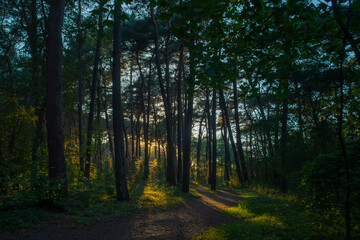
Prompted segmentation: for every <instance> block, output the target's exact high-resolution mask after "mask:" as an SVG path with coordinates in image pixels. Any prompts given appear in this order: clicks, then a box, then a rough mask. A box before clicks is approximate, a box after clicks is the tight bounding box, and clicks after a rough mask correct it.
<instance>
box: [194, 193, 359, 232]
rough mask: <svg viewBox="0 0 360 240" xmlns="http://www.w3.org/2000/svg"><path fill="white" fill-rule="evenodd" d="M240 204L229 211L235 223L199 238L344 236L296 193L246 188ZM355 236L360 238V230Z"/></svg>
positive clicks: (337, 227) (213, 228)
mask: <svg viewBox="0 0 360 240" xmlns="http://www.w3.org/2000/svg"><path fill="white" fill-rule="evenodd" d="M238 193H239V195H240V196H241V198H242V201H241V203H240V204H239V205H238V206H237V207H231V208H228V209H227V210H226V211H225V212H226V214H229V215H230V216H233V217H235V218H237V219H238V220H237V221H235V222H234V223H233V224H229V225H223V226H220V227H212V228H210V229H209V230H208V231H206V232H204V233H203V234H201V235H200V236H197V237H196V238H195V239H344V232H343V229H342V228H341V227H339V226H336V225H335V224H331V223H330V222H329V221H326V219H325V218H324V217H322V216H319V215H315V214H312V213H309V212H307V211H306V210H305V209H304V208H303V207H302V206H301V205H300V204H299V203H298V200H297V198H296V197H295V196H294V195H290V194H280V193H277V192H275V191H266V190H265V189H259V188H258V189H254V190H251V189H243V190H240V191H239V192H238ZM355 235H356V236H354V237H355V238H354V239H360V238H359V237H360V235H359V232H358V231H357V232H356V233H355Z"/></svg>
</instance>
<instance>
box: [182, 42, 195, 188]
mask: <svg viewBox="0 0 360 240" xmlns="http://www.w3.org/2000/svg"><path fill="white" fill-rule="evenodd" d="M193 47H194V42H192V44H191V46H190V47H189V49H190V63H189V64H190V76H189V78H188V82H187V87H188V89H186V90H187V92H188V106H187V109H186V112H185V124H184V168H183V184H182V191H183V192H189V188H190V165H191V159H190V153H191V130H192V118H193V103H194V85H195V84H194V80H195V76H194V74H195V72H194V67H195V62H194V54H193V51H192V49H193Z"/></svg>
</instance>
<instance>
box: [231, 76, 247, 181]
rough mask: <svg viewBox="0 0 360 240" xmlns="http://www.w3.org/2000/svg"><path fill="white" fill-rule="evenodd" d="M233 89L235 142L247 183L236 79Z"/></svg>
mask: <svg viewBox="0 0 360 240" xmlns="http://www.w3.org/2000/svg"><path fill="white" fill-rule="evenodd" d="M233 91H234V108H235V129H236V144H237V150H238V153H239V158H240V164H241V169H242V175H243V179H244V182H245V184H248V182H249V175H248V171H247V168H246V164H245V155H244V150H243V146H242V143H241V132H240V121H239V106H238V105H239V103H238V94H237V86H236V80H234V81H233Z"/></svg>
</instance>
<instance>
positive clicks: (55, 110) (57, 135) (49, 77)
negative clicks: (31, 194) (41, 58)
mask: <svg viewBox="0 0 360 240" xmlns="http://www.w3.org/2000/svg"><path fill="white" fill-rule="evenodd" d="M64 8H65V1H64V0H52V1H51V2H50V15H49V24H48V38H47V48H46V49H47V51H46V128H47V141H48V151H49V179H50V182H51V183H53V181H59V182H60V184H61V192H62V195H63V196H65V197H67V196H68V184H67V176H66V162H65V156H64V136H63V123H62V102H61V95H62V78H61V68H62V37H61V31H62V26H63V22H64Z"/></svg>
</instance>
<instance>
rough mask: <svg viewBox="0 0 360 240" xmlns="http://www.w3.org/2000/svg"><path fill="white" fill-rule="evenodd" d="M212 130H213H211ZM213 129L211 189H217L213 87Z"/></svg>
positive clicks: (214, 95) (214, 96) (214, 98)
mask: <svg viewBox="0 0 360 240" xmlns="http://www.w3.org/2000/svg"><path fill="white" fill-rule="evenodd" d="M210 131H211V130H210ZM212 131H213V148H212V150H213V153H212V154H213V162H212V172H211V190H214V191H215V190H216V158H217V152H216V90H215V89H213V106H212Z"/></svg>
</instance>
